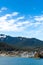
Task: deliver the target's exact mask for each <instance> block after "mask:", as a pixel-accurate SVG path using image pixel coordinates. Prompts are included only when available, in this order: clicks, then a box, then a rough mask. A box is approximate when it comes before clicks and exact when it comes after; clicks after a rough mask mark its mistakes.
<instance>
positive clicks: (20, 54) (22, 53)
mask: <svg viewBox="0 0 43 65" xmlns="http://www.w3.org/2000/svg"><path fill="white" fill-rule="evenodd" d="M0 56H15V57H26V58H33V57H34V58H43V53H42V52H41V53H38V52H36V51H35V52H28V51H8V52H6V51H0Z"/></svg>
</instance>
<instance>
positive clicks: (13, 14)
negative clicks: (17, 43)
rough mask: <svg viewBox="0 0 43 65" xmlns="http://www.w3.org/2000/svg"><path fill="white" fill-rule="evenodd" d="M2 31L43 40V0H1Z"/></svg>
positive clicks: (0, 25)
mask: <svg viewBox="0 0 43 65" xmlns="http://www.w3.org/2000/svg"><path fill="white" fill-rule="evenodd" d="M0 33H2V34H7V35H11V36H14V37H16V36H17V37H18V36H22V37H28V38H37V39H40V40H43V0H0Z"/></svg>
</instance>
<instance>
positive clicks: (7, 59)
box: [0, 57, 43, 65]
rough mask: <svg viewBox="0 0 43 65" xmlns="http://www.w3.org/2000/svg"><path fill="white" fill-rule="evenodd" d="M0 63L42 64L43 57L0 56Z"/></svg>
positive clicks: (9, 64)
mask: <svg viewBox="0 0 43 65" xmlns="http://www.w3.org/2000/svg"><path fill="white" fill-rule="evenodd" d="M0 65H43V59H35V58H17V57H0Z"/></svg>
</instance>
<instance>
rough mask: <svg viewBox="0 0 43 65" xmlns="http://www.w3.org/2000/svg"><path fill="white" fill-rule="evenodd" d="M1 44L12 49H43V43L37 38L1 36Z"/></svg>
mask: <svg viewBox="0 0 43 65" xmlns="http://www.w3.org/2000/svg"><path fill="white" fill-rule="evenodd" d="M0 43H5V45H6V44H7V45H10V46H12V48H14V47H15V48H25V49H27V48H30V47H31V48H32V47H34V48H35V47H43V41H41V40H38V39H36V38H25V37H11V36H7V35H4V34H0Z"/></svg>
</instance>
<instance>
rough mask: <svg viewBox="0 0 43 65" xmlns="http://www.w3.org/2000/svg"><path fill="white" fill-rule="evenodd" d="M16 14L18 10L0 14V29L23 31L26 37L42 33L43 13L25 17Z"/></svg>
mask: <svg viewBox="0 0 43 65" xmlns="http://www.w3.org/2000/svg"><path fill="white" fill-rule="evenodd" d="M18 14H19V12H12V13H11V14H9V13H8V14H5V15H3V16H0V31H7V32H11V31H12V32H21V33H22V32H23V33H25V34H27V35H26V37H28V36H29V37H34V36H38V35H41V34H42V33H43V15H40V16H33V17H32V16H31V17H29V18H28V19H25V16H18ZM13 16H14V17H13ZM16 16H17V17H16ZM8 17H9V18H10V19H8ZM40 33H41V34H40Z"/></svg>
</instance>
